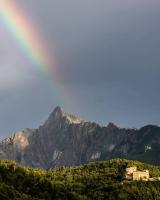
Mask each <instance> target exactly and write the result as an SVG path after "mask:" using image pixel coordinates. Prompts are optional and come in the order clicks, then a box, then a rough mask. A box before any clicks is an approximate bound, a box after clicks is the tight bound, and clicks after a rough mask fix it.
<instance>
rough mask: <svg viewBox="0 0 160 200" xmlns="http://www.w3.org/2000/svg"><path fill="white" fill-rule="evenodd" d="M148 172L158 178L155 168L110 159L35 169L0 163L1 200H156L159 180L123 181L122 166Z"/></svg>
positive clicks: (159, 192) (158, 191) (158, 193)
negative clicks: (135, 167) (77, 164)
mask: <svg viewBox="0 0 160 200" xmlns="http://www.w3.org/2000/svg"><path fill="white" fill-rule="evenodd" d="M131 166H137V168H138V169H139V170H144V169H148V170H149V172H150V176H151V177H155V176H156V177H158V176H160V169H159V168H158V167H155V166H152V165H148V164H144V163H140V162H137V161H128V160H124V159H114V160H109V161H103V162H94V163H90V164H87V165H81V166H79V167H61V168H54V169H50V170H47V171H45V170H38V169H32V168H27V167H22V166H21V165H19V164H17V163H16V162H13V161H0V199H1V200H10V199H12V200H31V199H32V200H46V199H47V200H54V199H55V200H61V199H66V200H71V199H72V200H82V199H83V200H97V199H99V200H105V199H121V200H126V199H135V200H138V199H141V200H154V199H157V200H158V199H160V182H159V181H148V182H145V181H129V182H126V181H124V176H125V170H126V167H131Z"/></svg>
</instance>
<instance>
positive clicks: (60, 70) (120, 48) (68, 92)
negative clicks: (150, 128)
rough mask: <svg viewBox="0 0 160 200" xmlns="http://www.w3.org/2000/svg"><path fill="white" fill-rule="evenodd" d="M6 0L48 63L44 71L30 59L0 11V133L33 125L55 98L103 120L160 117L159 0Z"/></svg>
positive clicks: (139, 122) (126, 123) (138, 121)
mask: <svg viewBox="0 0 160 200" xmlns="http://www.w3.org/2000/svg"><path fill="white" fill-rule="evenodd" d="M12 3H14V4H15V5H16V6H17V5H18V9H19V10H20V12H21V13H24V15H25V16H26V18H27V19H28V21H29V23H32V24H33V26H34V28H35V29H36V31H37V36H38V37H40V38H42V40H41V41H43V43H42V44H41V45H42V46H43V45H44V46H45V48H46V49H47V52H48V54H49V55H50V56H51V58H52V59H53V60H52V61H53V63H54V64H53V66H50V67H51V68H53V69H54V70H53V74H51V75H50V76H48V78H46V76H45V75H44V73H42V72H40V70H38V69H37V68H36V67H33V63H31V62H30V60H29V58H28V57H27V55H25V53H24V52H23V50H22V49H21V48H19V46H18V44H17V43H18V42H16V41H15V40H14V39H13V37H12V35H11V34H10V33H8V32H7V30H6V27H5V26H4V24H3V22H2V20H1V18H0V35H1V37H0V138H4V137H6V136H8V135H9V134H10V133H12V132H14V131H19V130H21V129H24V128H27V127H30V128H37V127H38V126H39V125H41V124H43V122H44V121H45V120H46V119H47V117H48V116H49V114H50V113H51V112H52V111H53V109H54V108H55V107H56V106H57V105H59V106H61V107H62V108H63V109H64V110H65V111H66V112H69V113H72V114H75V115H77V116H80V117H82V118H83V119H85V120H87V121H95V122H98V123H100V124H101V125H107V124H108V123H109V122H113V123H115V124H116V125H117V126H120V127H130V128H133V127H136V128H139V127H141V126H144V125H146V124H157V125H159V124H160V103H159V102H160V92H159V85H160V78H159V76H160V56H159V52H160V26H159V19H160V1H159V0H134V1H132V0H121V1H119V0H67V1H66V0H52V1H51V0H45V1H44V0H34V1H33V0H12ZM17 14H18V13H17ZM33 39H34V38H33ZM55 69H56V70H55ZM46 73H47V72H46ZM48 74H49V72H48ZM57 77H58V78H57Z"/></svg>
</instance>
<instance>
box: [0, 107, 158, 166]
mask: <svg viewBox="0 0 160 200" xmlns="http://www.w3.org/2000/svg"><path fill="white" fill-rule="evenodd" d="M159 151H160V127H158V126H152V125H148V126H145V127H143V128H141V129H139V130H136V129H123V128H119V127H117V126H116V125H114V124H113V123H109V124H108V126H106V127H102V126H100V125H98V124H96V123H92V122H86V121H84V120H82V119H80V118H78V117H76V116H73V115H70V114H67V113H65V112H64V111H63V110H62V109H61V108H60V107H57V108H55V110H54V111H53V112H52V113H51V115H50V116H49V118H48V120H47V121H46V122H45V123H44V125H43V126H40V127H39V128H38V129H25V130H23V131H20V132H16V133H15V134H13V135H11V136H10V137H8V138H6V139H4V140H2V141H1V142H0V159H9V160H16V161H18V162H19V163H21V164H23V165H27V166H31V167H38V168H45V169H46V168H50V167H53V166H67V165H70V166H71V165H79V164H82V163H88V162H90V161H95V160H106V159H111V158H115V157H123V158H128V159H136V160H140V161H144V162H149V163H153V164H156V165H159V164H160V156H159V155H160V154H158V153H159Z"/></svg>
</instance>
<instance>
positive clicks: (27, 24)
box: [0, 0, 66, 98]
mask: <svg viewBox="0 0 160 200" xmlns="http://www.w3.org/2000/svg"><path fill="white" fill-rule="evenodd" d="M0 23H1V24H3V26H4V28H5V30H6V31H7V33H9V35H10V37H11V38H12V39H13V40H14V41H15V43H16V45H17V46H18V48H20V49H21V51H22V52H23V53H24V55H25V56H26V57H27V59H29V61H30V62H31V63H32V66H33V67H34V69H36V70H37V71H39V72H41V74H43V75H44V77H46V78H47V79H49V80H52V85H54V90H56V91H58V92H57V93H60V94H58V95H59V97H60V98H65V97H64V96H65V95H64V94H65V93H66V92H65V88H63V87H62V86H60V85H61V83H60V81H59V80H58V78H57V77H59V72H58V69H57V68H56V66H55V63H54V62H55V61H54V59H53V55H52V58H50V57H51V56H49V53H48V52H47V47H45V45H44V42H43V40H42V38H40V36H39V34H38V31H36V30H35V27H36V26H34V25H33V23H32V22H31V20H29V18H28V17H27V16H26V15H25V14H24V11H23V10H22V9H21V8H20V7H18V5H17V4H16V3H15V2H14V1H13V0H0ZM54 92H55V91H54ZM61 93H63V95H61Z"/></svg>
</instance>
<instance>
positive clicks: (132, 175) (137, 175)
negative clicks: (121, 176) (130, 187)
mask: <svg viewBox="0 0 160 200" xmlns="http://www.w3.org/2000/svg"><path fill="white" fill-rule="evenodd" d="M125 178H126V179H127V180H133V181H134V180H137V181H139V180H143V181H148V180H149V170H143V171H138V170H137V167H135V166H134V167H128V168H126V174H125Z"/></svg>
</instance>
